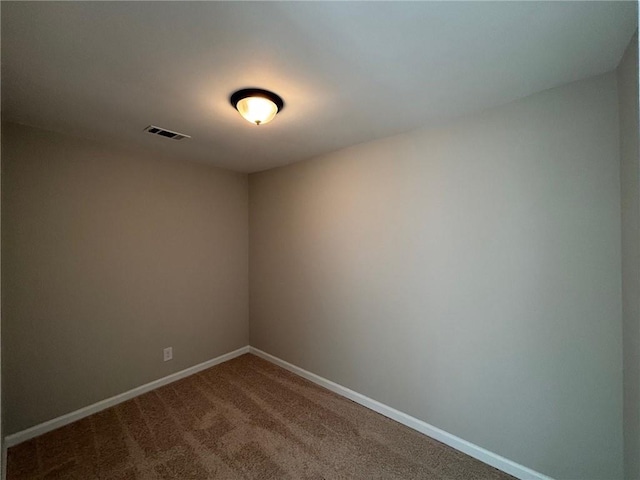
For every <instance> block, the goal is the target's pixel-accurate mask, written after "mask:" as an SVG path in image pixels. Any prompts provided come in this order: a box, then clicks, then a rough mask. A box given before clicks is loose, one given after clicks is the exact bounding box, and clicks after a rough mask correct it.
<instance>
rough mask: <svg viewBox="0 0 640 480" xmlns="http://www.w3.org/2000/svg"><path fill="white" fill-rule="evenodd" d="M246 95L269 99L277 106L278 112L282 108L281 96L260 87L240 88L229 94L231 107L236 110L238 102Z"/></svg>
mask: <svg viewBox="0 0 640 480" xmlns="http://www.w3.org/2000/svg"><path fill="white" fill-rule="evenodd" d="M247 97H262V98H266V99H267V100H271V101H272V102H273V103H275V104H276V107H278V113H280V112H281V111H282V109H283V108H284V101H283V100H282V98H280V96H279V95H276V94H275V93H273V92H270V91H269V90H263V89H261V88H243V89H242V90H238V91H237V92H234V93H232V94H231V97H229V102H231V105H232V106H233V108H235V109H236V110H238V102H239V101H240V100H242V99H243V98H247Z"/></svg>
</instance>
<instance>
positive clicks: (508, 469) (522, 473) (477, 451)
mask: <svg viewBox="0 0 640 480" xmlns="http://www.w3.org/2000/svg"><path fill="white" fill-rule="evenodd" d="M249 350H250V352H251V353H253V354H254V355H257V356H258V357H261V358H263V359H265V360H267V361H269V362H271V363H274V364H276V365H278V366H280V367H282V368H284V369H286V370H289V371H290V372H293V373H295V374H296V375H299V376H301V377H303V378H306V379H307V380H310V381H312V382H313V383H316V384H318V385H320V386H321V387H324V388H326V389H327V390H331V391H332V392H335V393H337V394H338V395H341V396H343V397H345V398H348V399H349V400H353V401H354V402H356V403H359V404H360V405H362V406H364V407H367V408H369V409H371V410H373V411H375V412H378V413H379V414H381V415H384V416H385V417H388V418H391V419H392V420H395V421H396V422H398V423H401V424H403V425H406V426H407V427H409V428H412V429H414V430H417V431H418V432H420V433H423V434H424V435H427V436H429V437H431V438H433V439H435V440H438V441H439V442H442V443H444V444H446V445H449V446H450V447H452V448H455V449H456V450H459V451H461V452H463V453H466V454H467V455H469V456H471V457H474V458H477V459H478V460H480V461H482V462H484V463H486V464H488V465H491V466H492V467H495V468H497V469H498V470H502V471H503V472H505V473H508V474H509V475H513V476H514V477H516V478H519V479H520V480H552V478H551V477H548V476H546V475H543V474H542V473H539V472H536V471H535V470H531V469H530V468H527V467H525V466H523V465H520V464H518V463H516V462H513V461H511V460H509V459H507V458H504V457H502V456H500V455H498V454H495V453H493V452H490V451H488V450H486V449H484V448H482V447H479V446H478V445H474V444H473V443H471V442H467V441H466V440H463V439H462V438H459V437H456V436H455V435H452V434H450V433H448V432H445V431H444V430H441V429H439V428H437V427H434V426H433V425H429V424H428V423H426V422H423V421H422V420H419V419H417V418H415V417H412V416H411V415H407V414H406V413H403V412H401V411H399V410H396V409H395V408H392V407H389V406H388V405H385V404H383V403H380V402H378V401H376V400H373V399H371V398H369V397H367V396H365V395H362V394H360V393H358V392H354V391H353V390H350V389H348V388H346V387H343V386H342V385H338V384H337V383H334V382H332V381H331V380H327V379H326V378H323V377H321V376H320V375H316V374H315V373H311V372H308V371H307V370H304V369H302V368H300V367H297V366H295V365H292V364H291V363H289V362H286V361H284V360H281V359H280V358H278V357H274V356H273V355H270V354H268V353H266V352H263V351H262V350H259V349H257V348H254V347H250V348H249Z"/></svg>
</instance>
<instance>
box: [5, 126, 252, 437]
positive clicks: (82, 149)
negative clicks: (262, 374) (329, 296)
mask: <svg viewBox="0 0 640 480" xmlns="http://www.w3.org/2000/svg"><path fill="white" fill-rule="evenodd" d="M159 141H165V139H159ZM166 141H169V140H166ZM2 162H3V166H2V167H3V175H2V183H3V184H2V274H3V275H2V282H3V283H2V292H3V296H2V314H3V318H2V321H3V325H2V355H3V365H2V367H3V370H4V375H3V378H2V380H3V382H4V388H3V393H4V395H5V402H4V409H5V417H6V418H5V420H6V423H5V429H6V434H11V433H14V432H16V431H19V430H22V429H25V428H27V427H30V426H32V425H34V424H37V423H39V422H42V421H45V420H49V419H51V418H54V417H56V416H58V415H61V414H64V413H67V412H70V411H73V410H76V409H78V408H81V407H84V406H86V405H89V404H91V403H94V402H96V401H99V400H103V399H105V398H107V397H110V396H112V395H115V394H118V393H121V392H123V391H126V390H129V389H131V388H133V387H137V386H139V385H142V384H144V383H146V382H149V381H152V380H154V379H157V378H160V377H163V376H166V375H168V374H170V373H172V372H175V371H178V370H182V369H184V368H186V367H190V366H192V365H195V364H197V363H200V362H203V361H206V360H209V359H211V358H214V357H216V356H218V355H221V354H224V353H227V352H229V351H231V350H234V349H236V348H239V347H242V346H245V345H247V343H248V300H247V291H248V284H247V282H248V279H247V275H248V256H247V253H248V250H247V241H248V232H247V228H248V218H247V202H248V195H247V176H246V175H244V174H236V173H231V172H226V171H223V170H219V169H216V168H213V167H209V166H205V165H200V164H195V163H188V162H176V161H175V160H162V159H159V158H151V157H149V156H145V155H144V154H140V153H137V152H131V151H120V150H118V149H116V148H112V147H110V146H105V145H101V144H97V143H93V142H90V141H85V140H80V139H76V138H72V137H67V136H63V135H59V134H55V133H50V132H45V131H42V130H37V129H33V128H28V127H24V126H18V125H13V124H5V125H3V132H2ZM167 346H173V349H174V359H173V360H172V361H170V362H166V363H164V362H163V360H162V349H163V347H167Z"/></svg>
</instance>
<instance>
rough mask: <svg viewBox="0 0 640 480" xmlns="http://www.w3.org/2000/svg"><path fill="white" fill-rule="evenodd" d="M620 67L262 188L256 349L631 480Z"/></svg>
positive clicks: (468, 427) (547, 456)
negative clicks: (626, 429)
mask: <svg viewBox="0 0 640 480" xmlns="http://www.w3.org/2000/svg"><path fill="white" fill-rule="evenodd" d="M618 159H619V132H618V112H617V94H616V76H615V73H609V74H606V75H604V76H600V77H596V78H592V79H588V80H584V81H581V82H577V83H574V84H570V85H567V86H563V87H560V88H557V89H553V90H549V91H545V92H543V93H539V94H536V95H534V96H531V97H528V98H526V99H523V100H520V101H517V102H514V103H510V104H508V105H505V106H503V107H500V108H497V109H494V110H491V111H487V112H484V113H482V114H479V115H476V116H474V117H473V118H467V119H465V120H463V121H460V122H458V123H455V124H452V125H450V126H447V127H445V128H441V129H438V130H430V131H418V132H413V133H410V134H405V135H400V136H396V137H392V138H388V139H384V140H380V141H376V142H371V143H366V144H362V145H359V146H355V147H352V148H349V149H346V150H343V151H340V152H336V153H333V154H330V155H328V156H325V157H323V158H320V159H315V160H311V161H307V162H302V163H298V164H294V165H291V166H288V167H284V168H280V169H276V170H270V171H267V172H263V173H259V174H253V175H250V176H249V185H250V200H249V204H250V241H249V252H250V262H251V266H250V269H251V271H250V322H251V331H250V336H251V345H253V346H255V347H257V348H260V349H263V350H265V351H266V352H268V353H271V354H274V355H276V356H278V357H280V358H283V359H285V360H287V361H289V362H291V363H293V364H295V365H298V366H300V367H303V368H305V369H307V370H310V371H312V372H314V373H316V374H319V375H322V376H324V377H326V378H328V379H330V380H333V381H335V382H337V383H339V384H342V385H344V386H346V387H349V388H351V389H353V390H355V391H357V392H360V393H363V394H365V395H368V396H370V397H372V398H374V399H376V400H379V401H381V402H383V403H386V404H388V405H390V406H392V407H395V408H397V409H399V410H401V411H404V412H407V413H409V414H410V415H413V416H415V417H417V418H420V419H422V420H425V421H427V422H429V423H430V424H432V425H435V426H437V427H439V428H442V429H444V430H446V431H448V432H450V433H453V434H455V435H458V436H459V437H462V438H463V439H466V440H468V441H471V442H473V443H475V444H477V445H480V446H482V447H484V448H486V449H488V450H490V451H493V452H496V453H498V454H500V455H503V456H505V457H507V458H509V459H512V460H514V461H516V462H519V463H521V464H523V465H526V466H528V467H530V468H533V469H535V470H537V471H540V472H542V473H545V474H548V475H551V476H554V477H557V478H573V479H577V478H580V479H583V480H586V479H603V478H606V479H616V478H621V477H622V465H623V459H622V454H623V446H622V371H621V368H620V362H621V358H622V331H621V330H622V325H621V322H620V318H621V277H620V242H621V238H620V236H621V234H620V228H621V226H620V171H619V161H618Z"/></svg>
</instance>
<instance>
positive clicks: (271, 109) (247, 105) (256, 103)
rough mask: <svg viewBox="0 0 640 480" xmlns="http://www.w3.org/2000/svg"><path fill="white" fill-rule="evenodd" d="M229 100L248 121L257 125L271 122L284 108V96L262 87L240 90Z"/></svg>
mask: <svg viewBox="0 0 640 480" xmlns="http://www.w3.org/2000/svg"><path fill="white" fill-rule="evenodd" d="M229 100H230V102H231V105H233V107H234V108H235V109H236V110H238V112H239V113H240V115H242V117H243V118H244V119H245V120H246V121H248V122H251V123H253V124H255V125H263V124H265V123H269V122H270V121H271V120H273V118H274V117H275V116H276V114H277V113H278V112H279V111H281V110H282V109H283V108H284V102H283V101H282V98H280V97H279V96H278V95H276V94H275V93H273V92H270V91H268V90H262V89H260V88H244V89H242V90H238V91H237V92H235V93H233V94H232V95H231V98H230V99H229Z"/></svg>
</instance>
